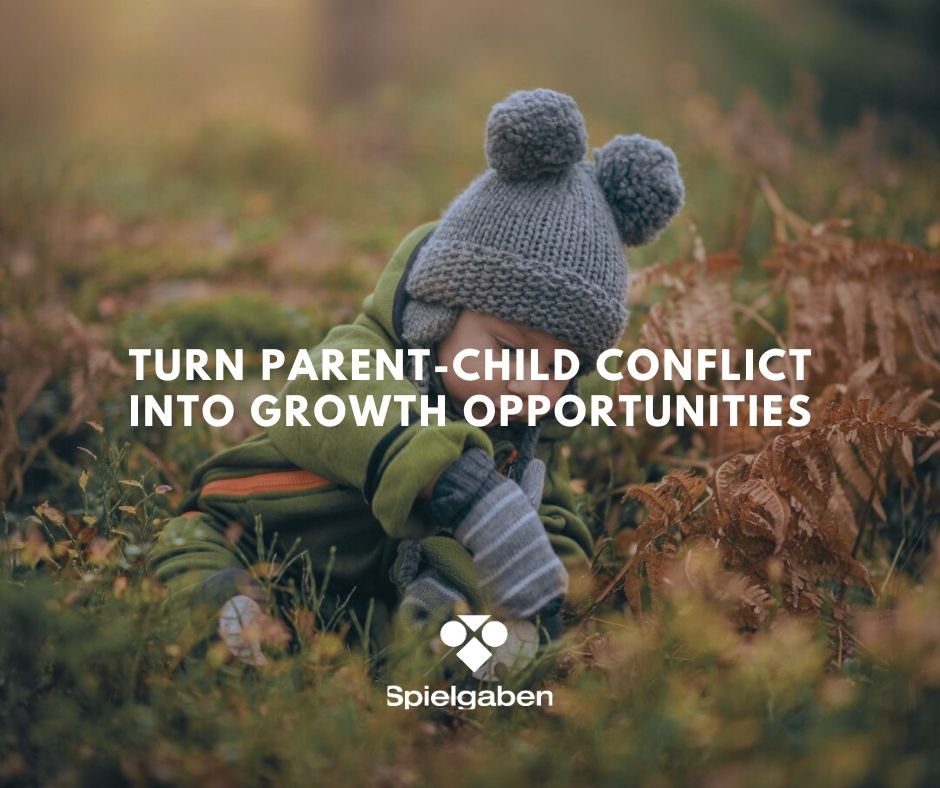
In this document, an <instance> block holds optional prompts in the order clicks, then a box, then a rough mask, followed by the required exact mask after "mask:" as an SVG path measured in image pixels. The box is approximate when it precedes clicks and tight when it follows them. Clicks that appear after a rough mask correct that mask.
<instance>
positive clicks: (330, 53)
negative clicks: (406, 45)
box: [319, 0, 400, 109]
mask: <svg viewBox="0 0 940 788" xmlns="http://www.w3.org/2000/svg"><path fill="white" fill-rule="evenodd" d="M319 5H320V18H321V19H322V25H321V33H320V41H321V47H322V50H321V51H322V59H321V61H320V67H321V69H322V74H321V77H320V80H319V84H320V102H321V105H322V106H323V107H324V108H326V109H331V108H335V107H338V106H340V105H342V104H360V103H362V102H364V101H367V100H368V99H369V98H370V96H371V95H372V94H373V92H374V91H375V89H376V88H377V87H378V86H379V85H380V84H381V83H382V82H384V81H385V80H387V79H389V78H390V77H391V76H393V75H394V74H395V72H396V71H397V67H398V65H399V55H400V46H399V44H400V28H399V13H398V9H397V4H396V3H394V2H388V0H320V3H319Z"/></svg>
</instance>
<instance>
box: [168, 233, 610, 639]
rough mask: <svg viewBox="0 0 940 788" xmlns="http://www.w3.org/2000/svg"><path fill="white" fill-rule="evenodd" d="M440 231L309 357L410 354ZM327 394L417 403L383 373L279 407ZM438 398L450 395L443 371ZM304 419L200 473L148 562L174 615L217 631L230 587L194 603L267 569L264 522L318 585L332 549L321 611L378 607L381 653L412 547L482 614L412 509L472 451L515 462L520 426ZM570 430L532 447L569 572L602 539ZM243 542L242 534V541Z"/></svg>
mask: <svg viewBox="0 0 940 788" xmlns="http://www.w3.org/2000/svg"><path fill="white" fill-rule="evenodd" d="M434 226H435V223H434V222H430V223H427V224H424V225H421V226H420V227H418V228H416V229H414V230H413V231H412V232H410V233H409V234H408V235H407V236H406V237H405V239H404V240H403V241H402V243H401V244H400V246H399V247H398V249H397V250H396V251H395V253H394V255H393V256H392V258H391V261H390V262H389V264H388V265H387V267H386V268H385V270H384V272H383V273H382V275H381V276H380V278H379V280H378V282H377V284H376V288H375V291H374V292H373V293H372V294H371V295H369V296H368V297H367V298H366V299H365V301H364V302H363V307H362V313H361V314H360V315H359V316H358V317H357V318H356V320H355V321H354V322H353V323H351V324H346V325H340V326H336V327H335V328H333V329H332V330H331V331H330V332H329V334H328V335H327V336H326V338H325V339H324V340H323V341H322V342H321V343H320V344H319V345H318V346H317V347H315V348H313V349H312V350H311V351H310V354H311V357H312V358H313V360H314V362H316V363H317V364H318V368H319V356H320V354H321V352H322V350H323V349H324V348H337V349H340V350H342V351H343V352H344V358H346V359H350V358H351V356H352V353H351V351H352V350H353V349H356V348H374V349H378V348H384V349H385V350H386V351H388V352H390V353H391V352H393V351H394V349H395V348H397V347H404V345H403V342H402V340H401V324H400V321H401V313H402V310H403V308H404V304H405V302H406V299H407V294H406V293H405V290H404V287H403V283H404V281H405V274H406V272H407V270H408V266H409V264H410V263H411V262H413V260H414V258H415V256H416V253H417V250H418V249H419V248H420V243H421V241H422V240H424V239H425V238H426V237H427V236H428V234H429V232H430V231H432V230H433V228H434ZM350 367H351V364H347V365H345V366H344V368H343V370H344V372H345V373H346V376H347V377H351V374H350V372H351V369H350ZM592 377H595V376H587V377H586V378H585V379H584V381H582V390H584V391H587V390H588V389H589V388H591V387H592V383H593V386H597V385H598V381H599V378H597V379H596V380H594V381H593V382H592V381H591V378H592ZM600 385H603V384H602V383H601V384H600ZM327 393H331V394H336V395H339V396H340V397H342V398H345V396H346V395H347V394H356V395H359V396H363V395H367V394H374V395H376V396H381V395H382V394H397V393H401V394H414V393H415V387H414V384H413V383H411V382H410V381H409V380H402V381H397V380H394V379H389V378H388V377H387V376H386V379H385V380H382V381H379V380H369V381H352V380H348V381H337V380H328V381H323V380H320V381H311V380H309V379H306V378H304V379H298V380H295V381H292V382H289V383H288V384H287V385H286V386H285V387H284V389H283V390H282V391H281V393H280V395H279V396H280V398H282V402H281V405H283V397H285V396H286V395H289V394H294V395H297V394H299V395H302V396H304V397H306V400H307V402H308V404H309V405H310V407H311V408H312V406H313V403H314V401H315V400H316V399H317V398H318V397H320V396H322V395H324V394H327ZM431 393H432V394H436V393H444V392H443V389H442V388H441V384H440V379H439V378H438V377H437V376H436V375H435V374H432V377H431ZM282 412H283V409H282ZM416 419H417V414H412V421H413V422H414V420H416ZM308 421H310V423H311V425H312V426H310V427H303V426H293V427H286V426H281V425H278V426H274V427H271V428H269V429H268V430H267V431H266V432H262V433H260V434H258V435H255V436H254V437H252V438H249V439H248V440H245V441H243V442H242V443H241V444H238V445H236V446H234V447H232V448H229V449H226V450H224V451H222V452H220V453H218V454H216V455H215V456H213V457H210V458H209V459H208V460H206V461H205V462H203V463H202V464H201V465H200V466H199V467H198V468H197V469H196V471H195V473H194V476H193V481H192V492H191V494H190V495H189V497H188V498H187V499H186V500H185V501H184V503H183V506H182V513H181V514H180V516H178V517H175V518H173V519H171V520H170V521H169V522H167V524H166V525H165V527H164V529H163V531H162V532H161V535H160V537H159V539H158V541H157V544H156V545H155V547H154V550H153V551H152V554H151V559H150V564H151V567H152V570H153V572H154V574H155V575H156V577H157V578H158V579H159V580H160V581H162V582H163V583H165V584H166V585H167V587H168V596H167V604H168V605H169V606H170V607H171V608H172V609H173V611H174V615H177V616H184V617H185V616H189V617H190V618H192V619H193V621H192V622H191V623H192V624H193V626H195V627H196V628H197V629H198V628H199V627H200V626H202V627H204V626H207V625H208V622H209V621H210V619H211V613H212V612H213V610H214V609H216V608H217V606H218V605H220V604H221V603H222V602H224V598H223V597H226V595H227V594H230V593H231V591H232V589H231V588H230V587H227V586H226V587H222V588H218V589H216V592H217V593H216V596H215V597H213V598H212V599H211V600H210V603H209V604H208V605H207V608H206V610H207V611H208V612H207V613H206V615H205V616H202V615H201V614H200V616H196V612H195V611H196V609H197V607H199V606H196V605H194V602H195V601H205V599H206V593H205V588H206V584H204V583H203V581H205V580H207V578H210V577H211V576H213V575H214V574H215V573H217V572H219V571H220V570H223V569H229V568H244V567H246V566H248V567H250V566H252V565H255V564H257V563H258V562H260V561H261V560H263V559H262V557H261V555H260V553H259V545H258V544H257V543H256V539H255V523H256V520H257V519H258V518H260V522H261V524H262V527H263V531H262V533H263V541H264V547H265V548H266V550H267V553H266V554H268V555H270V551H271V541H272V539H273V538H274V535H275V534H276V538H277V542H276V547H277V549H278V550H279V556H281V557H283V555H284V552H285V550H289V549H290V548H291V546H292V545H293V544H294V542H295V540H299V541H298V545H297V549H296V550H295V554H297V555H300V554H301V553H303V552H304V551H305V552H306V553H307V555H308V556H309V559H310V560H309V563H310V566H311V567H312V569H313V579H314V580H315V582H316V584H317V588H318V589H319V588H320V585H321V584H322V582H323V579H324V576H325V575H326V573H327V567H328V564H329V563H330V552H331V547H335V555H334V556H333V560H332V567H331V571H330V575H329V578H330V579H329V583H328V586H327V589H326V594H327V598H328V600H332V601H328V602H327V603H326V605H325V606H326V610H327V611H329V610H330V609H332V608H331V604H332V605H334V606H335V605H338V604H339V603H340V600H341V599H346V597H347V596H348V597H349V598H350V601H349V608H350V609H352V610H353V611H355V613H356V616H357V617H358V620H359V621H360V622H362V621H364V618H365V616H366V611H367V608H368V605H369V600H370V599H371V600H372V617H371V621H372V630H373V631H372V632H371V633H370V637H371V639H372V640H373V642H376V643H378V644H382V643H383V642H387V640H388V638H389V636H390V622H391V617H392V614H393V612H394V610H395V608H396V607H397V604H398V601H399V600H400V594H401V583H399V574H398V573H399V570H400V569H401V567H402V558H403V556H404V550H403V549H401V548H402V547H403V546H404V545H405V544H407V543H408V542H410V541H411V540H419V542H420V545H421V548H420V555H421V565H420V567H419V568H423V567H424V566H434V567H436V568H437V569H438V570H440V571H441V572H442V573H443V574H444V575H445V577H447V578H448V579H449V581H450V582H451V584H452V585H454V586H455V587H456V588H458V589H459V590H461V591H462V592H463V593H464V595H465V596H466V597H467V598H468V600H469V601H470V603H471V608H472V609H474V610H477V609H481V608H480V606H481V605H483V604H485V601H484V600H482V599H481V598H480V597H479V594H478V591H477V588H476V581H475V576H474V571H473V563H472V560H471V557H470V555H469V553H468V552H467V551H466V550H465V549H464V548H463V547H462V546H461V545H460V544H459V543H458V542H457V541H456V540H455V539H453V538H452V537H451V536H450V535H449V534H448V533H445V532H443V531H442V530H441V529H440V528H439V527H438V526H437V525H436V524H435V523H434V522H432V521H431V520H430V519H429V518H427V517H426V516H425V515H424V508H423V507H422V506H420V505H417V506H416V502H417V500H418V497H419V494H420V492H421V490H422V489H423V488H424V487H425V486H426V485H427V484H428V482H429V480H431V479H433V478H434V477H435V476H436V475H437V474H438V473H439V472H440V471H441V470H443V469H444V468H445V467H447V466H448V465H449V464H450V463H452V462H454V461H455V460H456V459H457V458H458V457H459V456H460V455H461V453H462V452H463V451H465V450H466V449H468V448H471V447H474V446H479V447H482V448H483V449H485V450H486V451H487V452H488V453H490V454H491V455H492V456H493V457H494V459H495V460H496V462H497V465H498V466H502V465H504V464H506V463H507V461H511V460H512V459H513V457H514V456H515V455H514V451H515V450H516V448H517V446H518V440H519V438H520V437H521V431H520V429H519V428H518V427H516V426H510V427H505V428H498V427H497V428H490V429H486V430H484V429H481V428H478V427H474V426H472V425H470V424H469V423H467V422H466V421H463V420H461V419H459V418H452V419H451V418H448V420H447V422H446V423H445V424H444V426H440V427H438V426H424V427H422V426H421V425H420V424H416V423H411V424H410V425H408V426H406V427H404V426H402V425H401V424H400V423H399V411H398V409H397V408H390V409H389V422H388V423H387V424H385V425H382V426H372V425H369V426H362V427H360V426H357V425H356V424H355V422H353V421H352V419H351V418H350V419H347V420H345V421H344V422H343V423H342V424H340V425H339V426H337V427H333V428H327V427H322V426H319V425H318V424H317V423H316V421H315V420H314V419H313V417H312V416H309V417H308ZM571 429H572V428H568V427H563V426H561V425H560V424H558V422H557V421H555V420H554V419H551V418H547V419H546V420H545V421H544V422H543V426H542V430H541V434H540V439H539V444H538V446H537V448H536V456H538V457H540V458H541V459H542V460H544V462H545V464H546V480H545V490H544V495H543V499H542V505H541V507H540V509H539V515H540V517H541V519H542V522H543V524H544V525H545V529H546V531H547V532H548V535H549V539H550V541H551V543H552V546H553V547H554V549H555V551H556V552H557V553H558V555H559V557H561V559H562V561H563V562H564V563H565V564H566V565H567V566H569V567H572V566H574V565H582V566H589V564H590V559H591V557H592V556H593V538H592V535H591V533H590V531H589V530H588V528H587V526H586V525H585V524H584V523H583V522H582V521H581V520H580V519H579V518H578V517H577V515H576V514H575V512H574V508H575V501H574V496H573V491H572V490H571V487H570V484H569V482H570V478H569V472H568V466H567V461H566V459H565V456H564V454H563V453H562V444H561V441H562V439H563V438H565V437H566V436H567V435H568V434H569V433H570V432H571ZM233 528H234V530H233ZM235 533H239V534H240V536H239V538H238V539H237V541H236V542H235V543H233V542H232V539H231V537H232V536H233V534H235ZM304 564H305V560H296V561H294V562H293V563H292V564H291V566H290V569H289V570H288V571H285V573H284V575H283V576H281V577H280V578H279V581H278V582H279V585H280V586H281V587H286V586H289V585H290V583H291V581H293V584H294V588H295V589H300V588H302V587H303V588H307V589H308V590H309V586H310V578H309V577H307V578H306V579H305V578H304V572H303V566H304ZM412 569H413V567H412ZM228 574H231V573H228ZM307 574H308V575H309V572H307ZM410 574H412V575H413V571H411V572H410ZM404 579H406V580H407V579H408V578H407V577H406V578H404ZM210 585H211V584H210ZM199 609H200V610H201V608H199ZM321 616H324V610H323V609H322V608H321ZM326 618H327V617H326V616H324V618H323V620H324V621H325V620H326Z"/></svg>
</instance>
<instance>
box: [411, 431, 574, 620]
mask: <svg viewBox="0 0 940 788" xmlns="http://www.w3.org/2000/svg"><path fill="white" fill-rule="evenodd" d="M532 462H534V461H530V465H532ZM526 470H527V473H528V472H529V471H528V469H526ZM540 476H541V478H542V480H544V473H542V474H539V468H538V466H537V465H536V466H534V467H533V470H532V471H531V475H530V476H529V477H528V479H527V476H526V474H523V480H522V481H523V482H524V483H525V484H526V487H527V491H528V492H529V493H530V495H533V496H534V495H535V494H536V492H539V498H541V494H540V491H539V488H540V487H541V486H542V484H541V483H540V481H539V477H540ZM468 507H469V508H468ZM429 508H430V509H431V512H432V514H433V515H434V516H436V517H437V518H438V519H439V520H440V521H441V522H442V523H443V524H445V525H451V524H454V523H455V524H456V527H455V528H454V536H455V537H456V538H457V540H458V541H459V542H460V543H461V544H462V545H464V547H466V548H467V549H468V550H469V551H470V553H471V555H472V556H473V564H474V566H475V567H476V570H477V582H478V583H479V586H480V590H481V591H482V592H483V593H484V594H486V595H488V596H489V599H490V601H491V602H492V603H493V605H494V607H495V608H496V610H497V612H498V613H499V614H500V615H501V616H504V617H506V618H528V617H529V616H532V615H534V614H535V613H536V612H537V611H539V610H540V609H541V608H542V607H543V606H544V605H545V604H547V603H548V602H549V601H551V600H552V599H554V598H555V597H558V596H562V597H563V596H564V595H565V593H566V592H567V590H568V573H567V571H566V570H565V567H564V564H562V563H561V561H560V560H559V558H558V556H557V555H555V551H554V550H553V549H552V546H551V543H550V542H549V540H548V534H546V532H545V528H544V526H543V525H542V522H541V521H540V520H539V517H538V514H537V513H536V511H535V509H534V508H533V505H532V501H531V499H530V497H529V496H528V495H527V494H526V493H525V492H523V489H522V487H521V486H520V485H518V484H516V483H515V482H513V481H511V480H510V479H507V478H505V477H503V476H501V475H500V474H499V472H498V471H497V470H496V467H495V465H494V463H493V459H492V457H490V456H489V455H488V454H487V453H486V452H485V451H484V450H483V449H469V450H467V451H465V452H464V453H463V454H462V455H461V457H460V459H458V460H457V461H456V462H455V463H453V464H452V465H451V466H450V467H448V468H447V470H445V471H444V473H443V474H441V477H440V479H439V480H438V483H437V485H436V486H435V489H434V495H433V496H432V498H431V500H430V502H429Z"/></svg>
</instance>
